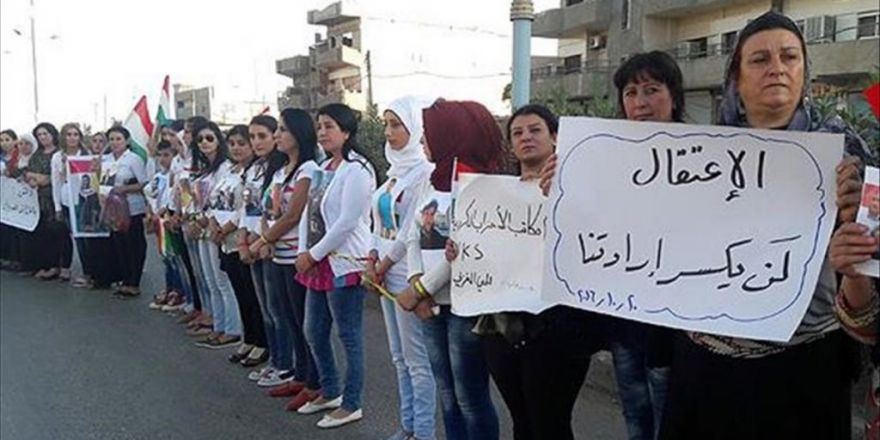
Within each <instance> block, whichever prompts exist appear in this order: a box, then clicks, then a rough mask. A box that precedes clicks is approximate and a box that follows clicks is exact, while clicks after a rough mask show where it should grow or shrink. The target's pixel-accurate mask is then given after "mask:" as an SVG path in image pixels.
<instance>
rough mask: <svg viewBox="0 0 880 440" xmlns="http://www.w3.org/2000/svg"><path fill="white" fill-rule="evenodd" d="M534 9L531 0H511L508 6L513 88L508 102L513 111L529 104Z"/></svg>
mask: <svg viewBox="0 0 880 440" xmlns="http://www.w3.org/2000/svg"><path fill="white" fill-rule="evenodd" d="M534 20H535V7H534V5H533V4H532V2H531V0H513V1H512V2H511V4H510V21H512V22H513V86H512V89H511V93H510V102H511V104H512V105H513V110H516V109H517V108H519V107H522V106H524V105H526V104H528V103H529V81H530V80H531V78H530V76H531V73H532V72H531V63H532V60H531V56H532V49H531V42H532V21H534Z"/></svg>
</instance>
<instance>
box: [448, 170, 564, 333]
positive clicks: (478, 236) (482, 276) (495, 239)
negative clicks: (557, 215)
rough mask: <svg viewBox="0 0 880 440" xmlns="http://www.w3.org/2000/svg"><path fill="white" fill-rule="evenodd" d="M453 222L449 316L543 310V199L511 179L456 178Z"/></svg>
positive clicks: (534, 185)
mask: <svg viewBox="0 0 880 440" xmlns="http://www.w3.org/2000/svg"><path fill="white" fill-rule="evenodd" d="M456 188H457V196H456V201H455V210H454V214H453V221H452V225H453V226H452V239H453V241H455V243H456V244H457V246H458V251H459V252H458V257H457V259H456V260H455V261H454V262H453V263H452V277H451V280H450V288H451V295H452V312H453V313H455V314H456V315H459V316H474V315H479V314H483V313H494V312H507V311H526V312H532V313H537V312H540V311H541V310H543V309H545V308H546V304H545V303H544V301H543V300H542V299H541V278H542V275H541V274H542V272H543V269H544V254H543V247H544V244H543V243H544V235H545V232H546V230H547V211H546V206H545V205H544V201H545V199H546V198H545V197H544V196H543V195H542V194H541V190H540V189H539V188H538V184H537V183H536V182H521V181H520V180H519V178H518V177H515V176H492V175H483V174H460V175H459V180H458V183H457V186H456Z"/></svg>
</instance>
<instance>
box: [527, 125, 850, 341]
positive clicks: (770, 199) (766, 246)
mask: <svg viewBox="0 0 880 440" xmlns="http://www.w3.org/2000/svg"><path fill="white" fill-rule="evenodd" d="M842 151H843V137H842V135H831V134H816V133H795V132H787V131H759V130H742V129H735V128H728V127H709V126H694V125H683V124H656V123H648V122H628V121H615V120H601V119H591V118H562V120H561V124H560V131H559V150H558V154H559V165H558V168H557V172H556V178H555V180H554V182H553V186H552V190H551V195H550V201H549V207H550V208H549V213H548V214H549V216H550V220H549V223H550V224H549V225H548V232H547V240H546V248H545V257H544V258H545V264H546V268H545V272H544V273H545V275H544V280H543V283H544V284H543V289H542V291H543V295H544V299H545V300H546V301H548V302H551V303H553V302H558V303H565V304H570V305H572V306H575V307H579V308H582V309H586V310H591V311H595V312H600V313H604V314H609V315H614V316H618V317H622V318H627V319H633V320H637V321H642V322H647V323H653V324H659V325H664V326H668V327H674V328H680V329H687V330H693V331H703V332H709V333H715V334H722V335H729V336H736V337H746V338H752V339H762V340H773V341H787V340H789V339H790V338H791V335H792V334H793V333H794V331H795V329H796V328H797V326H798V324H799V323H800V322H801V320H802V319H803V316H804V313H805V312H806V309H807V307H808V305H809V303H810V300H811V298H812V296H813V291H814V288H815V286H816V283H817V279H818V275H819V272H820V269H821V267H822V262H823V260H824V258H825V251H826V248H827V246H828V241H829V239H830V235H831V231H832V227H833V225H834V223H835V218H836V214H837V207H836V205H835V166H836V165H837V164H838V163H839V162H840V159H841V157H842Z"/></svg>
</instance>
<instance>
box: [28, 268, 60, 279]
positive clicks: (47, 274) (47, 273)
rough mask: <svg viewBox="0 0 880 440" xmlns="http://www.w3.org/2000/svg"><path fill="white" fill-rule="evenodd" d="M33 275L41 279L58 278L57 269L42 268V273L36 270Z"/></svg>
mask: <svg viewBox="0 0 880 440" xmlns="http://www.w3.org/2000/svg"><path fill="white" fill-rule="evenodd" d="M34 276H35V277H37V278H39V279H41V280H43V281H51V280H54V279H55V278H58V269H44V270H43V271H42V273H40V272H37V274H36V275H34Z"/></svg>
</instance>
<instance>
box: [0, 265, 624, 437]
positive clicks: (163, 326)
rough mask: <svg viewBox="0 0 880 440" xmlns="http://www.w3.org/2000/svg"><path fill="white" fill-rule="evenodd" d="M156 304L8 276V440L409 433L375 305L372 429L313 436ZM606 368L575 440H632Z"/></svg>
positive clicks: (2, 378) (3, 373)
mask: <svg viewBox="0 0 880 440" xmlns="http://www.w3.org/2000/svg"><path fill="white" fill-rule="evenodd" d="M158 269H159V266H158V262H157V261H156V258H155V256H154V254H153V253H152V251H151V253H150V258H149V259H148V263H147V274H146V277H145V281H144V287H145V291H146V292H151V291H154V290H155V289H156V288H157V287H158V280H159V276H158V275H159V271H158ZM148 302H149V299H148V297H147V295H145V296H144V297H142V298H139V299H136V300H130V301H122V300H116V299H113V298H111V297H110V295H109V294H108V293H107V292H92V291H82V290H77V289H73V288H69V287H66V286H63V285H62V284H60V283H57V282H49V283H46V282H39V281H36V280H33V279H25V278H22V277H21V276H19V275H17V274H11V273H7V272H3V273H0V438H2V439H3V440H16V439H27V440H42V439H65V440H75V439H113V440H126V439H151V440H153V439H156V440H158V439H187V440H189V439H193V440H196V439H210V440H217V439H224V440H225V439H334V440H344V439H384V438H385V437H386V436H387V435H389V434H390V433H391V432H393V430H394V429H395V427H396V426H397V424H396V413H397V411H396V408H397V398H396V384H395V383H396V381H395V375H394V372H393V370H392V368H391V364H390V360H389V355H388V351H387V345H386V342H385V330H384V326H383V324H382V319H381V315H380V311H379V309H378V305H377V303H376V302H375V301H374V300H371V301H370V303H369V305H368V307H367V309H366V312H365V313H366V316H365V321H364V322H365V338H366V344H367V348H368V349H367V351H366V380H365V387H366V388H365V390H364V411H365V415H366V417H365V419H364V420H363V421H361V422H359V423H356V424H353V425H349V426H346V427H343V428H340V429H337V430H331V431H323V430H319V429H318V428H316V427H314V426H313V425H314V423H315V422H316V421H317V419H318V416H300V415H296V414H291V413H286V412H284V411H283V405H284V403H285V402H284V401H283V400H276V399H270V398H268V397H264V396H263V395H262V394H261V392H260V391H259V390H257V388H256V387H255V386H254V385H253V384H252V383H251V382H249V381H248V380H247V379H246V378H245V375H246V371H245V370H244V369H242V368H241V367H238V366H234V365H230V364H229V363H228V362H226V360H225V357H226V354H227V353H228V352H229V351H228V350H224V351H211V350H204V349H199V348H196V347H194V346H193V345H192V343H191V342H190V341H189V339H188V338H187V337H186V336H185V335H183V331H182V328H181V327H180V326H177V325H175V324H174V323H173V320H172V319H171V318H170V317H168V316H166V315H164V314H162V313H159V312H154V311H150V310H148V309H147V307H146V305H147V303H148ZM598 365H599V367H598V368H595V369H594V370H593V371H591V373H590V377H589V379H588V386H585V387H584V389H583V391H582V392H581V395H580V398H579V400H578V403H577V407H576V408H575V416H574V421H575V425H576V426H575V434H576V436H577V438H584V439H622V438H624V425H623V420H622V417H621V415H620V408H619V406H618V405H617V403H616V401H615V400H614V399H613V397H612V396H613V394H612V393H610V392H609V390H608V384H609V383H610V381H609V372H608V368H607V363H602V362H600V363H598ZM495 402H496V407H497V408H498V409H499V413H500V414H502V432H503V433H504V434H503V438H506V439H509V438H512V435H511V424H510V419H509V417H508V415H507V414H506V409H504V406H503V402H502V401H501V399H500V397H498V394H497V393H496V394H495ZM438 420H440V419H439V418H438ZM438 435H439V436H440V438H442V422H438Z"/></svg>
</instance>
